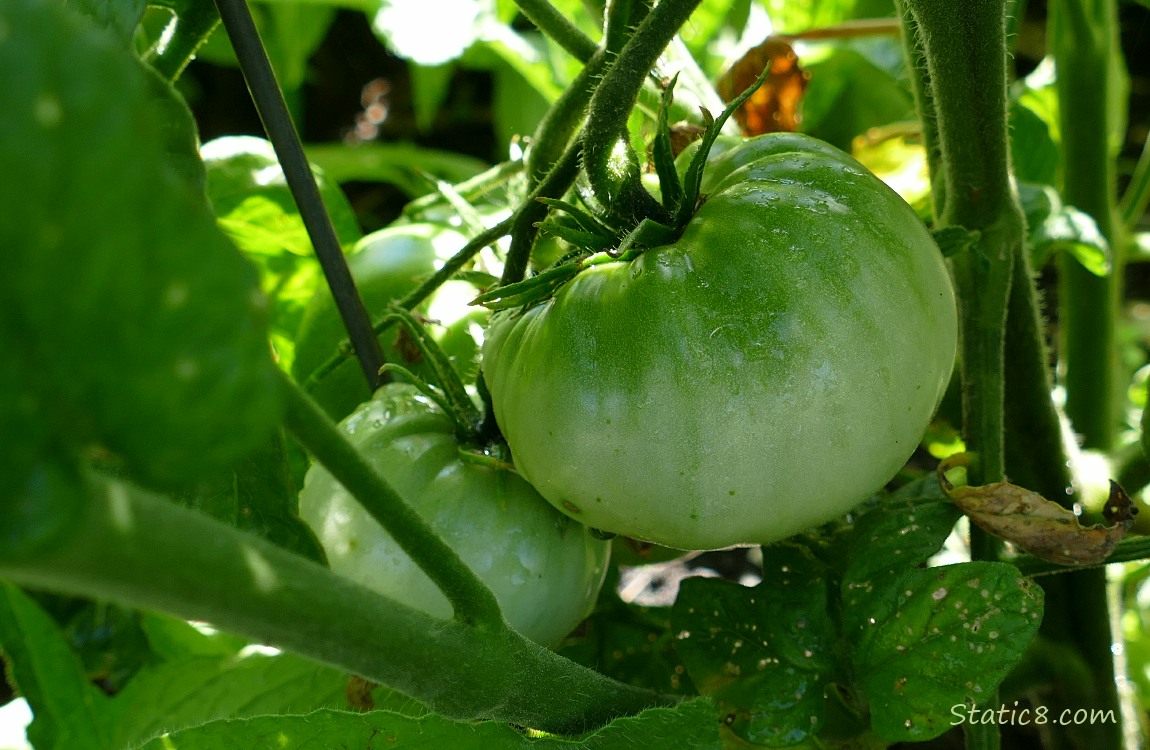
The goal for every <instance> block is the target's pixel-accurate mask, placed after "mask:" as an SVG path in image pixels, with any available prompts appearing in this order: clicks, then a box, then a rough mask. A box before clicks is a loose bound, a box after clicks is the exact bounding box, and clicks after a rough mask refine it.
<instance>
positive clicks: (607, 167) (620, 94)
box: [583, 0, 700, 225]
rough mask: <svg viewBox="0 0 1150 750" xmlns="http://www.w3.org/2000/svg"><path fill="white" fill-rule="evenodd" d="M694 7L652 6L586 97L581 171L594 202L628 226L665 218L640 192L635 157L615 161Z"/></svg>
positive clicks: (678, 2) (672, 1) (684, 3)
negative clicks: (639, 103) (648, 86)
mask: <svg viewBox="0 0 1150 750" xmlns="http://www.w3.org/2000/svg"><path fill="white" fill-rule="evenodd" d="M699 2H700V0H663V2H660V3H659V4H658V5H656V6H655V7H654V9H652V10H651V12H650V13H649V14H648V15H647V17H646V18H644V19H643V22H642V23H641V24H639V27H638V28H637V29H636V30H635V32H634V33H633V34H632V36H631V38H630V39H629V40H628V41H627V43H626V44H625V45H624V46H623V49H622V50H620V52H619V56H618V57H616V58H615V61H614V63H613V64H612V65H611V67H610V69H609V70H608V71H607V73H606V74H605V75H604V77H603V80H602V82H601V83H600V84H599V87H598V88H597V89H596V90H595V94H594V96H592V97H591V104H590V107H589V113H588V117H587V125H586V126H585V128H584V130H583V166H584V168H585V169H586V171H587V177H588V179H589V180H590V182H591V188H592V190H593V191H594V192H595V198H596V199H597V200H598V201H599V203H600V204H601V205H603V206H607V207H610V208H611V210H612V211H613V212H615V213H616V214H617V216H618V217H619V218H620V219H622V220H623V221H624V222H626V223H629V224H631V225H635V224H638V222H639V221H641V220H642V219H645V218H653V219H655V220H657V221H664V222H666V221H668V220H669V219H670V217H669V216H668V215H667V213H666V211H665V210H664V209H663V207H662V206H661V205H660V204H659V202H658V201H656V200H655V199H654V198H653V197H652V196H651V194H650V193H648V192H647V191H646V190H645V189H644V188H643V185H642V183H641V182H640V179H639V165H638V160H637V158H636V157H635V154H634V152H633V151H631V150H630V149H629V148H627V149H625V151H626V155H625V156H622V157H621V158H620V157H619V156H616V149H617V148H618V147H619V144H620V143H621V142H622V140H621V139H622V138H623V136H624V134H625V133H626V131H627V118H628V117H629V116H630V114H631V110H632V109H633V108H634V106H635V101H636V99H637V98H638V96H639V91H640V90H641V89H642V88H643V84H644V82H645V81H646V79H647V76H648V75H649V74H650V72H651V69H652V68H653V67H655V64H656V62H658V60H659V56H660V55H661V54H663V50H664V49H666V48H667V45H668V44H669V43H670V41H671V39H672V38H674V36H675V34H677V33H678V31H679V28H680V27H682V25H683V24H684V23H686V21H687V19H688V18H690V16H691V13H692V12H693V11H694V10H695V8H696V7H697V6H698V5H699ZM620 170H621V171H620Z"/></svg>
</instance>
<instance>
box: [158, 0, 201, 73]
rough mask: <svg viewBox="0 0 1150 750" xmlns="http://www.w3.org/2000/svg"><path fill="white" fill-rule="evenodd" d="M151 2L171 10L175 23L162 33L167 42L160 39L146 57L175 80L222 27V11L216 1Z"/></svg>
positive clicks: (180, 0)
mask: <svg viewBox="0 0 1150 750" xmlns="http://www.w3.org/2000/svg"><path fill="white" fill-rule="evenodd" d="M149 4H150V5H156V6H159V7H162V8H167V9H168V10H170V11H171V13H172V23H171V25H169V26H166V27H165V28H164V30H163V32H162V33H161V38H164V42H163V43H162V44H161V43H160V39H159V38H157V39H156V40H155V41H154V42H153V46H152V48H151V49H150V50H149V51H148V52H147V54H146V55H145V56H144V59H145V60H147V61H148V62H149V63H151V64H152V66H153V67H154V68H155V69H156V72H158V73H159V74H160V75H161V76H163V77H164V78H165V79H167V80H169V81H174V80H176V78H178V77H179V75H180V73H182V72H183V70H184V68H186V67H187V66H188V63H189V62H191V61H192V60H193V59H194V58H195V56H196V51H197V50H199V49H200V47H202V46H203V45H204V43H205V42H207V41H208V38H209V37H210V36H211V35H212V32H213V31H214V30H215V29H216V28H217V27H218V26H219V24H220V14H219V11H217V10H216V4H215V3H205V2H202V0H152V2H151V3H149Z"/></svg>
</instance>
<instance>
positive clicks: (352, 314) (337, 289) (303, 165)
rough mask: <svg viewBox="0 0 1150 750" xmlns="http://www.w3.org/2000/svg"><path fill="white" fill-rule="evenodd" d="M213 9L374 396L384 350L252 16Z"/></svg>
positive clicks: (233, 4)
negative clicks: (236, 59)
mask: <svg viewBox="0 0 1150 750" xmlns="http://www.w3.org/2000/svg"><path fill="white" fill-rule="evenodd" d="M216 7H217V8H219V11H220V18H221V20H222V21H223V25H224V29H225V30H226V31H227V34H228V38H229V39H230V40H231V43H232V47H233V48H235V51H236V57H237V58H238V59H239V62H240V70H241V71H242V72H243V75H244V80H245V81H247V84H248V90H249V91H250V92H251V96H252V101H253V102H254V103H255V105H256V110H257V111H258V112H259V116H260V120H261V121H262V122H263V124H264V129H265V130H266V131H267V134H268V138H269V139H270V140H271V142H272V146H273V147H274V148H275V152H276V157H277V158H278V159H279V162H280V165H281V167H282V168H283V173H284V178H285V179H286V180H287V184H288V187H289V188H290V189H291V194H292V198H294V199H295V203H296V206H297V207H298V208H299V213H300V218H301V219H302V220H303V223H304V227H305V228H306V229H307V234H308V237H309V238H310V239H311V243H312V246H313V247H314V248H315V252H316V257H317V258H318V259H319V263H320V268H322V269H323V274H324V277H325V278H326V279H327V284H328V287H329V288H330V289H331V294H332V298H333V299H334V300H335V304H336V308H337V309H338V310H339V314H340V317H341V318H342V319H343V324H344V327H345V328H346V329H347V332H348V336H349V338H350V339H351V341H352V343H353V344H354V346H355V353H356V357H357V358H358V359H359V365H360V369H361V370H363V374H364V377H365V378H367V384H368V386H369V387H370V388H371V390H373V391H374V390H375V389H376V388H378V387H379V386H381V385H382V384H383V383H384V382H386V378H384V377H383V376H382V375H381V374H380V372H381V369H382V367H383V363H384V356H383V350H382V348H381V347H380V345H379V340H378V339H377V338H376V337H375V336H374V335H373V334H372V332H371V318H370V317H369V316H368V314H367V309H366V308H365V307H364V305H363V300H362V299H361V298H360V296H359V292H358V291H356V288H355V281H354V280H353V279H352V277H351V270H350V269H349V268H348V266H347V259H346V258H344V256H343V250H342V249H341V248H340V246H339V239H338V238H337V237H336V234H335V228H334V227H333V226H332V223H331V217H330V216H328V213H327V208H326V207H325V206H324V204H323V199H322V198H320V194H319V187H318V186H317V185H316V181H315V175H313V174H312V171H311V165H310V164H308V161H307V157H306V156H305V155H304V151H303V146H302V145H301V144H300V140H299V134H298V133H297V132H296V129H295V124H294V123H293V122H292V119H291V115H290V114H289V113H288V109H287V104H286V103H285V102H284V97H283V93H282V91H281V90H280V87H279V85H278V84H277V83H276V77H275V72H274V71H273V70H272V66H271V63H270V62H269V61H268V56H267V52H266V51H265V50H264V46H263V42H261V41H260V36H259V33H258V32H257V31H256V25H255V21H253V20H252V15H251V11H249V10H248V6H247V3H246V2H245V0H216Z"/></svg>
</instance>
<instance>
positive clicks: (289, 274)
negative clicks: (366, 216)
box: [201, 136, 360, 367]
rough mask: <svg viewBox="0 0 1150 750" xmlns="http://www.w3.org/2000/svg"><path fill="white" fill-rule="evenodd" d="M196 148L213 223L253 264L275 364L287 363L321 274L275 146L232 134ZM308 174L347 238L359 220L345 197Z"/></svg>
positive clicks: (355, 231) (349, 239)
mask: <svg viewBox="0 0 1150 750" xmlns="http://www.w3.org/2000/svg"><path fill="white" fill-rule="evenodd" d="M201 153H202V155H203V158H204V163H205V164H206V166H207V172H208V176H207V190H208V197H209V198H210V199H211V202H212V207H213V208H214V209H215V212H216V215H217V217H218V219H219V223H220V226H221V227H222V228H223V229H224V231H225V232H227V234H228V235H229V236H230V237H231V238H232V241H233V242H235V243H236V245H237V246H238V247H239V248H240V249H241V250H242V251H243V252H244V253H245V254H247V256H248V257H249V259H250V260H252V261H253V262H254V263H255V264H256V266H257V267H258V268H259V269H260V277H261V286H262V287H263V290H264V292H265V294H267V295H268V297H269V298H270V300H271V304H272V314H271V321H270V322H271V328H272V334H273V343H274V344H275V347H276V352H277V354H278V356H279V360H280V363H281V365H282V366H284V367H290V366H291V362H292V359H293V356H294V346H293V342H294V339H295V333H296V331H297V330H298V329H299V325H300V321H301V320H302V319H303V314H304V310H305V309H306V307H307V305H308V303H309V302H310V300H311V298H312V296H313V295H314V294H315V292H316V289H317V287H318V286H319V285H320V284H323V283H324V282H323V277H322V273H321V272H320V268H319V262H318V261H317V260H316V258H315V254H314V251H313V250H312V246H311V239H310V238H309V237H308V234H307V229H306V228H305V227H304V224H303V219H302V218H301V217H300V214H299V209H298V208H297V207H296V204H295V200H294V199H293V197H292V194H291V190H290V189H289V188H288V186H287V181H286V179H285V178H284V175H283V171H282V170H281V168H280V166H279V162H278V161H277V159H276V155H275V150H274V149H273V148H272V145H271V143H269V142H268V141H266V140H264V139H262V138H253V137H250V136H232V137H226V138H217V139H216V140H214V141H210V142H208V143H206V144H204V146H203V147H202V149H201ZM315 174H316V182H317V183H318V185H319V190H320V196H321V197H322V198H323V201H324V205H325V206H326V207H327V210H328V215H329V216H330V217H331V220H332V224H333V225H334V227H335V231H336V235H337V237H338V238H339V241H340V243H341V244H343V245H350V244H352V243H354V242H355V241H356V240H357V239H359V237H360V231H359V223H358V221H357V220H356V218H355V214H354V212H353V211H352V209H351V206H350V205H349V203H348V201H347V198H346V197H345V196H344V194H343V191H342V190H340V188H339V186H338V185H336V184H335V183H334V182H332V181H331V180H329V179H327V178H326V177H325V176H324V174H323V172H322V171H319V170H315Z"/></svg>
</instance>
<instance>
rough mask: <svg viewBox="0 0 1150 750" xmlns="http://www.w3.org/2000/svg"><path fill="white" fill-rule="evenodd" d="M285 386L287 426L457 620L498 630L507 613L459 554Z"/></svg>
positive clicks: (299, 393)
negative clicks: (448, 604)
mask: <svg viewBox="0 0 1150 750" xmlns="http://www.w3.org/2000/svg"><path fill="white" fill-rule="evenodd" d="M281 384H282V386H283V391H284V394H285V401H286V407H287V408H286V410H285V413H284V426H285V427H287V429H288V431H289V432H291V434H292V436H293V437H294V438H295V439H296V440H298V441H299V443H300V445H302V446H303V447H304V449H305V450H307V452H308V453H310V454H311V455H312V456H313V457H314V458H315V459H316V460H317V461H319V462H320V463H321V464H323V465H324V467H325V468H326V469H327V470H328V471H330V472H331V474H332V476H333V477H335V478H336V479H337V480H339V483H340V484H342V485H343V486H344V487H346V488H347V490H348V492H350V493H351V494H352V496H354V497H355V499H356V500H357V501H359V503H360V505H362V506H363V507H364V509H365V510H367V512H368V513H370V514H371V517H372V518H374V519H375V520H376V521H377V522H378V523H379V525H380V526H382V527H383V528H384V529H386V530H387V533H388V534H390V535H391V537H392V538H393V539H395V541H396V542H398V543H399V546H400V547H401V548H403V551H404V552H406V553H407V555H408V557H410V558H411V559H412V560H414V561H415V563H416V564H417V565H419V567H420V568H421V569H422V570H423V572H424V573H426V574H427V576H428V578H430V579H431V580H432V581H433V582H434V583H435V585H436V586H438V587H439V590H440V591H442V592H443V595H444V596H446V597H447V600H448V601H449V602H451V606H452V608H453V609H454V610H455V619H457V620H459V621H461V622H463V623H465V624H469V625H482V626H485V627H498V626H499V625H500V624H501V623H502V622H503V615H502V613H501V612H500V611H499V604H498V602H496V601H495V595H494V594H492V593H491V590H490V589H489V588H487V586H486V585H485V584H484V583H483V582H482V581H481V580H479V578H478V577H476V575H475V574H474V573H473V572H472V571H471V569H470V568H468V567H467V564H466V563H464V562H463V560H462V559H461V558H460V557H459V555H458V553H456V551H455V550H454V549H452V548H451V547H450V546H448V544H447V543H446V542H444V541H443V540H442V539H440V538H439V536H438V535H436V533H435V532H434V531H432V529H431V527H430V526H428V525H427V522H426V521H424V520H423V518H422V517H421V516H420V515H419V514H418V513H416V512H415V510H414V509H413V508H412V507H411V506H410V505H408V504H407V502H406V501H404V499H403V498H402V497H400V496H399V493H397V492H396V491H395V490H394V489H392V487H391V485H389V484H388V483H387V481H386V480H384V478H383V477H382V476H380V475H379V473H378V472H376V471H375V469H373V468H372V467H371V465H370V464H368V463H367V462H366V461H365V460H364V459H363V456H361V455H360V454H359V452H358V451H357V450H356V449H355V447H354V446H353V445H352V444H351V443H350V442H349V441H348V440H347V438H346V437H345V436H344V434H343V433H342V432H340V431H339V428H338V427H336V425H335V423H334V422H332V421H331V419H330V418H329V417H328V416H327V415H326V414H325V413H324V411H323V410H322V409H321V408H320V407H319V406H318V405H317V404H316V403H315V402H314V401H312V400H311V398H309V397H308V396H307V394H306V393H304V392H303V390H302V389H300V387H299V386H297V385H296V384H295V383H293V382H292V381H291V380H290V379H289V378H288V377H287V376H286V375H284V376H282V377H281Z"/></svg>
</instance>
